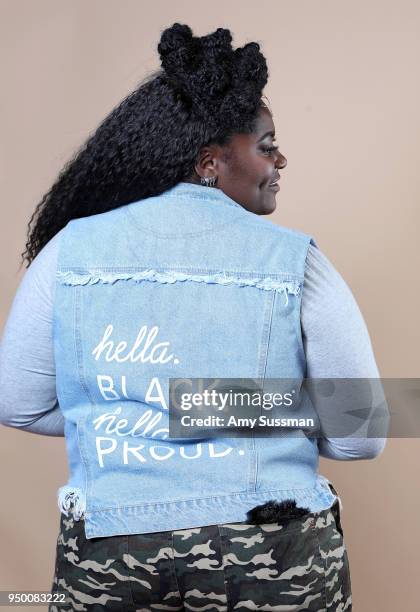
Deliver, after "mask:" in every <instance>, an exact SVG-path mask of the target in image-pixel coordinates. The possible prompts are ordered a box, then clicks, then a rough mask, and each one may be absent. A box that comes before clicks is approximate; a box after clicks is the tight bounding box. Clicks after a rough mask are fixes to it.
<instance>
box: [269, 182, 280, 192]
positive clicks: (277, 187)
mask: <svg viewBox="0 0 420 612" xmlns="http://www.w3.org/2000/svg"><path fill="white" fill-rule="evenodd" d="M268 188H269V189H270V191H279V189H280V185H279V184H278V183H273V184H272V185H269V186H268Z"/></svg>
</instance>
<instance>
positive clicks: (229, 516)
mask: <svg viewBox="0 0 420 612" xmlns="http://www.w3.org/2000/svg"><path fill="white" fill-rule="evenodd" d="M231 40H232V39H231V35H230V32H229V30H226V29H222V28H219V29H217V30H216V31H215V32H213V33H212V34H209V35H207V36H203V37H194V36H193V35H192V32H191V29H190V28H189V27H188V26H187V25H181V24H178V23H175V24H174V25H173V26H172V27H170V28H168V29H166V30H165V31H164V32H163V33H162V36H161V40H160V42H159V45H158V50H159V54H160V58H161V63H162V69H161V70H160V71H158V72H157V73H156V74H154V75H153V76H152V77H150V78H149V79H147V80H146V81H144V82H143V83H142V84H141V85H140V86H139V87H138V89H136V90H135V91H134V92H133V93H132V94H130V95H129V96H128V97H127V98H126V99H125V100H123V101H122V102H121V104H120V105H119V106H118V107H117V108H116V109H114V110H113V111H112V112H111V113H110V115H109V116H108V117H107V118H106V119H105V120H104V121H103V123H102V124H101V125H100V126H99V127H98V129H97V130H96V132H95V133H94V134H93V135H92V136H91V137H90V138H89V140H88V141H87V143H86V144H85V145H84V147H83V148H82V149H81V150H80V151H79V152H78V153H77V155H76V156H75V158H74V159H73V160H72V161H71V162H70V163H69V164H68V165H67V166H66V167H65V169H64V170H63V171H62V172H61V173H60V175H59V177H58V179H57V181H56V183H55V184H54V185H53V186H52V188H51V190H50V191H49V192H48V193H47V194H46V195H45V196H44V198H43V200H42V201H41V202H40V204H39V205H38V207H37V209H36V211H35V213H34V215H33V217H32V219H31V221H30V227H29V237H28V242H27V245H26V251H25V253H24V254H23V256H24V259H26V261H27V262H28V264H30V265H29V267H28V270H27V272H26V274H25V276H24V278H23V280H22V283H21V285H20V287H19V289H18V292H17V294H16V296H15V300H14V302H13V305H12V309H11V312H10V314H9V317H8V320H7V323H6V327H5V330H4V333H3V338H2V344H1V354H0V366H1V379H0V383H1V388H2V400H1V414H2V416H1V422H2V423H3V424H4V425H7V426H12V427H20V428H22V429H24V430H26V431H32V432H35V433H39V434H44V435H65V437H66V444H67V452H68V462H69V479H68V482H67V484H66V485H65V486H63V487H61V488H60V490H59V492H58V504H59V508H60V510H61V519H60V532H59V536H58V540H57V555H56V567H55V574H54V579H53V589H52V596H53V595H54V596H57V594H58V593H59V592H60V593H64V594H65V595H66V596H67V603H66V604H64V605H59V603H51V605H50V610H103V609H109V610H183V609H188V610H256V609H280V607H281V609H287V610H311V611H315V610H316V611H320V610H340V611H344V610H351V586H350V573H349V566H348V557H347V552H346V549H345V545H344V540H343V531H342V526H341V522H340V500H339V498H338V496H337V494H336V491H335V489H334V487H333V486H332V484H331V483H330V482H329V481H328V480H327V479H326V478H325V477H323V476H321V475H320V474H318V473H317V467H318V457H319V454H321V455H322V456H324V457H329V458H332V459H368V458H373V457H375V456H377V455H378V454H379V453H380V452H381V451H382V449H383V446H384V441H383V440H382V439H374V438H370V439H368V438H366V439H363V438H351V439H350V440H348V439H344V438H336V439H334V438H327V437H323V438H319V439H316V438H312V439H311V438H308V437H306V436H305V435H300V436H299V435H297V436H296V435H294V436H288V435H284V436H283V437H282V438H258V437H252V436H248V437H237V438H217V437H216V438H212V439H211V441H209V439H199V440H198V441H197V439H194V438H190V439H189V438H183V439H181V438H179V439H177V437H176V436H172V439H169V438H168V422H169V414H168V412H169V410H168V407H169V403H170V402H169V395H168V388H169V387H168V381H169V379H170V378H209V379H213V378H214V377H222V378H243V377H245V378H252V379H255V378H262V379H270V378H285V379H286V378H292V379H301V378H303V377H304V376H307V377H308V378H316V377H356V378H357V377H372V378H374V377H378V376H379V374H378V371H377V367H376V364H375V359H374V356H373V352H372V347H371V344H370V339H369V335H368V332H367V330H366V326H365V324H364V321H363V318H362V316H361V314H360V311H359V309H358V306H357V304H356V302H355V301H354V298H353V296H352V294H351V292H350V290H349V288H348V287H347V285H346V283H345V282H344V280H343V279H342V278H341V276H340V275H339V274H338V272H337V271H336V270H335V269H334V267H333V266H332V265H331V264H330V262H329V261H328V260H327V258H326V257H325V256H324V255H323V254H322V253H321V252H320V251H319V249H318V247H317V244H316V242H315V240H314V239H313V238H311V237H310V236H308V235H306V234H304V233H302V232H298V231H295V230H290V229H287V228H283V227H280V226H277V225H274V224H272V223H271V222H270V221H268V220H266V219H264V218H263V217H264V215H267V214H270V213H272V212H273V211H274V210H275V207H276V193H277V191H278V189H279V187H278V181H279V178H280V171H281V170H283V169H284V168H285V167H286V158H285V157H284V155H283V154H282V153H280V151H279V150H278V147H277V145H275V144H274V140H275V126H274V123H273V117H272V114H271V112H270V110H269V109H268V107H267V106H266V104H265V103H264V102H263V101H262V90H263V88H264V86H265V84H266V82H267V67H266V62H265V59H264V57H263V55H262V54H261V53H260V50H259V45H258V44H256V43H249V44H247V45H245V46H244V47H242V48H237V49H235V50H233V49H232V46H231ZM33 222H34V225H33V227H31V225H32V224H33ZM303 285H305V290H304V291H303ZM29 303H30V306H29V305H28V304H29ZM350 329H351V333H349V330H350ZM355 347H357V350H355ZM197 438H200V436H197ZM58 600H59V598H58Z"/></svg>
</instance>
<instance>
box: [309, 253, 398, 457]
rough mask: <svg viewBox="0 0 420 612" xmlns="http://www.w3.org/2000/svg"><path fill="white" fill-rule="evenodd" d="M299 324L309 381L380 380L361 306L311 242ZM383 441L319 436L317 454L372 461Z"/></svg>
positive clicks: (381, 448)
mask: <svg viewBox="0 0 420 612" xmlns="http://www.w3.org/2000/svg"><path fill="white" fill-rule="evenodd" d="M301 326H302V334H303V343H304V349H305V354H306V362H307V373H306V376H307V378H380V374H379V371H378V367H377V365H376V361H375V356H374V353H373V349H372V344H371V340H370V337H369V333H368V330H367V327H366V324H365V321H364V319H363V316H362V313H361V312H360V309H359V306H358V304H357V302H356V300H355V298H354V297H353V294H352V292H351V290H350V288H349V287H348V285H347V284H346V282H345V281H344V279H343V278H342V276H341V275H340V274H339V272H338V271H337V270H336V269H335V268H334V266H333V265H332V264H331V262H330V261H329V260H328V259H327V257H326V256H325V255H324V254H323V253H322V252H321V251H320V249H319V248H318V247H317V245H316V244H314V243H313V242H311V244H310V246H309V249H308V254H307V259H306V268H305V279H304V288H303V293H302V304H301ZM380 387H381V386H380ZM380 399H381V400H383V398H382V397H381V398H380ZM355 408H358V407H357V406H355ZM385 443H386V439H385V438H370V437H345V438H344V437H343V438H318V448H319V452H320V455H321V456H323V457H327V458H329V459H339V460H340V459H341V460H352V459H353V460H354V459H373V458H374V457H376V456H378V455H379V454H380V453H381V452H382V451H383V450H384V448H385Z"/></svg>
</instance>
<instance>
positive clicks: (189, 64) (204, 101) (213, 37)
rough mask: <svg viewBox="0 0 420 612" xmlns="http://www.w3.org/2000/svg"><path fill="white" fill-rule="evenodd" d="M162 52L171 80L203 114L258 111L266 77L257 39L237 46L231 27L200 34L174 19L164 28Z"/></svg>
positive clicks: (164, 66)
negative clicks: (204, 34)
mask: <svg viewBox="0 0 420 612" xmlns="http://www.w3.org/2000/svg"><path fill="white" fill-rule="evenodd" d="M158 52H159V56H160V59H161V66H162V69H163V72H164V76H165V78H166V80H167V82H168V83H169V84H170V86H171V88H172V89H173V90H175V92H176V93H177V95H178V96H180V98H181V99H182V100H183V102H184V103H186V105H187V106H188V107H189V108H192V109H193V110H194V111H195V112H196V113H197V114H198V115H199V116H201V117H208V116H213V117H217V116H218V115H220V112H221V111H222V112H223V113H224V112H227V113H228V114H229V115H230V116H234V115H235V109H236V110H239V109H240V110H241V111H242V112H247V113H251V114H252V113H253V112H255V109H256V107H257V103H258V100H259V98H260V96H261V90H262V88H263V87H264V85H265V83H266V81H267V65H266V62H265V58H264V56H263V55H262V54H261V53H260V50H259V45H258V44H257V43H248V44H247V45H245V46H244V47H241V48H239V49H236V50H235V51H234V50H233V48H232V35H231V32H230V30H228V29H226V28H217V30H215V31H214V32H211V33H210V34H207V35H206V36H201V37H199V36H193V33H192V30H191V28H190V27H189V26H188V25H186V24H181V23H174V24H173V25H172V26H171V27H169V28H166V29H165V30H164V31H163V32H162V34H161V38H160V42H159V44H158Z"/></svg>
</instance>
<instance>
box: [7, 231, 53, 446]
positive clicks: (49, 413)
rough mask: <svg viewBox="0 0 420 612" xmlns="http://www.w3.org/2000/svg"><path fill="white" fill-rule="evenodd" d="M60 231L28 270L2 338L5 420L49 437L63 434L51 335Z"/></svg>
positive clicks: (12, 424)
mask: <svg viewBox="0 0 420 612" xmlns="http://www.w3.org/2000/svg"><path fill="white" fill-rule="evenodd" d="M61 231H63V230H61ZM60 234H61V232H58V234H56V235H55V236H54V237H53V238H52V239H51V240H50V241H49V242H48V244H46V245H45V246H44V248H43V249H42V250H41V251H40V252H39V253H38V255H37V257H36V258H35V259H34V260H33V261H32V263H31V265H30V266H29V267H28V268H27V270H26V271H25V274H24V276H23V278H22V281H21V283H20V285H19V287H18V290H17V292H16V294H15V297H14V300H13V303H12V306H11V309H10V312H9V316H8V318H7V321H6V324H5V327H4V329H3V334H2V338H1V342H0V389H1V393H0V423H1V424H3V425H5V426H7V427H16V428H19V429H23V430H24V431H29V432H31V433H37V434H44V435H47V436H64V417H63V415H62V413H61V411H60V407H59V404H58V400H57V395H56V387H55V362H54V351H53V336H52V321H53V303H54V291H55V273H56V266H57V255H58V242H59V239H60Z"/></svg>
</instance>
